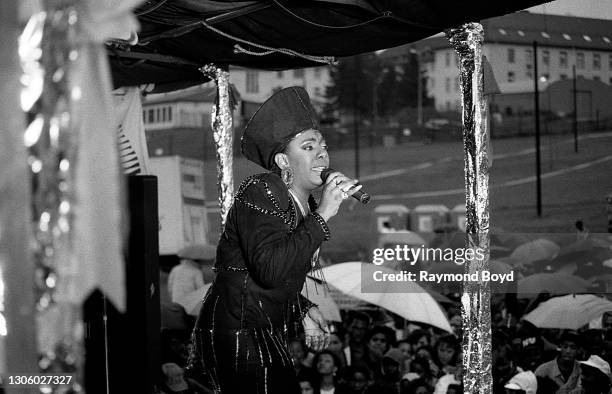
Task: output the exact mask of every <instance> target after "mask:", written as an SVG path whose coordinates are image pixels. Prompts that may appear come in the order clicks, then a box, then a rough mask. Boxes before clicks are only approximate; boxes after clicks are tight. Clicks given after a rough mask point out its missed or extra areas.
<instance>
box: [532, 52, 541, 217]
mask: <svg viewBox="0 0 612 394" xmlns="http://www.w3.org/2000/svg"><path fill="white" fill-rule="evenodd" d="M533 71H534V78H533V88H534V95H533V96H534V105H535V111H534V115H535V137H536V205H537V210H538V216H539V217H541V216H542V163H541V158H540V91H539V89H538V81H539V79H540V76H539V74H538V42H537V41H534V42H533Z"/></svg>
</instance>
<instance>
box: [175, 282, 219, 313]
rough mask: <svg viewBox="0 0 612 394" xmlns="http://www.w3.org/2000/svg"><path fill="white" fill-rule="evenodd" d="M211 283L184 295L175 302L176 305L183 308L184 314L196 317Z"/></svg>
mask: <svg viewBox="0 0 612 394" xmlns="http://www.w3.org/2000/svg"><path fill="white" fill-rule="evenodd" d="M211 284H212V283H207V284H205V285H204V286H202V287H200V288H199V289H197V290H194V291H192V292H191V293H188V294H185V295H184V296H183V297H181V298H179V299H178V300H176V303H177V304H179V305H180V306H182V307H183V308H185V312H187V314H188V315H191V316H197V315H198V314H199V313H200V307H201V306H202V300H204V296H205V295H206V292H207V291H208V288H209V287H210V285H211Z"/></svg>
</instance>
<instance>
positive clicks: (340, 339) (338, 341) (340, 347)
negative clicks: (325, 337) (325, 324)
mask: <svg viewBox="0 0 612 394" xmlns="http://www.w3.org/2000/svg"><path fill="white" fill-rule="evenodd" d="M344 337H345V333H344V329H343V328H342V327H339V326H336V325H334V326H332V327H331V333H330V337H329V346H328V347H327V349H328V350H329V351H332V352H334V353H336V356H337V357H338V360H339V361H340V365H339V366H340V369H343V368H344V367H346V365H347V361H346V355H345V354H344Z"/></svg>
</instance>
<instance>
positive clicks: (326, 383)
mask: <svg viewBox="0 0 612 394" xmlns="http://www.w3.org/2000/svg"><path fill="white" fill-rule="evenodd" d="M321 388H322V389H324V390H329V389H331V388H334V375H332V374H329V375H322V376H321Z"/></svg>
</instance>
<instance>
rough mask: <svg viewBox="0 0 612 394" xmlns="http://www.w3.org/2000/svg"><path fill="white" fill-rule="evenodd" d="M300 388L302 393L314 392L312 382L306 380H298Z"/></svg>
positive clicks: (310, 393)
mask: <svg viewBox="0 0 612 394" xmlns="http://www.w3.org/2000/svg"><path fill="white" fill-rule="evenodd" d="M300 388H301V389H302V394H314V388H313V387H312V384H311V383H310V382H309V381H307V380H304V381H301V382H300Z"/></svg>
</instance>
